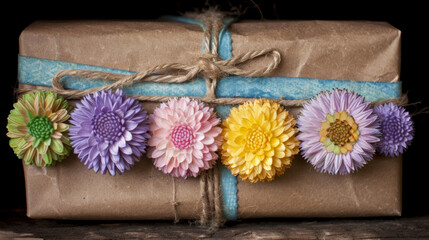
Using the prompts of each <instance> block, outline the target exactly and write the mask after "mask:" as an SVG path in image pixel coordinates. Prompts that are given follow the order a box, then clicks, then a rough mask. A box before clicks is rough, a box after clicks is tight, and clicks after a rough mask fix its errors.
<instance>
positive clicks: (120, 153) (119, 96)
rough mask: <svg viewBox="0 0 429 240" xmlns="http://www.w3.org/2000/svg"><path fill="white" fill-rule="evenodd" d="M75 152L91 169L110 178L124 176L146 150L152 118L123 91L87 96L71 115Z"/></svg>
mask: <svg viewBox="0 0 429 240" xmlns="http://www.w3.org/2000/svg"><path fill="white" fill-rule="evenodd" d="M70 123H71V124H72V126H71V127H70V134H69V135H70V139H71V140H72V142H71V144H72V146H73V148H74V153H75V154H77V155H78V157H79V158H80V159H81V161H82V162H83V163H84V164H85V165H87V166H88V169H91V168H92V169H94V171H95V172H98V171H99V170H100V172H101V174H105V173H106V171H107V170H109V173H110V174H111V175H115V174H116V172H117V171H119V173H123V172H124V171H125V170H129V169H130V167H131V166H132V165H133V164H134V163H135V162H137V161H139V158H140V157H141V156H142V153H145V151H146V145H147V140H148V139H149V138H150V135H149V134H148V130H149V118H148V116H147V112H146V111H145V110H144V109H143V108H142V107H141V105H140V104H139V102H138V101H137V100H136V99H134V98H131V97H127V96H126V95H125V94H124V93H123V92H122V90H116V92H115V93H113V92H112V91H108V92H106V91H101V92H95V93H93V94H89V95H87V96H85V97H84V98H83V99H82V101H81V102H80V103H77V104H76V108H75V110H74V111H73V112H72V113H71V119H70Z"/></svg>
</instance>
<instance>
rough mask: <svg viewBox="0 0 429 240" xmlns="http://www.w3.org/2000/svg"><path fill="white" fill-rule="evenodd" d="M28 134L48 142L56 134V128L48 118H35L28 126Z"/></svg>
mask: <svg viewBox="0 0 429 240" xmlns="http://www.w3.org/2000/svg"><path fill="white" fill-rule="evenodd" d="M27 128H28V132H29V133H30V135H31V136H33V137H35V138H36V139H41V140H47V139H49V138H50V137H51V135H52V133H54V127H52V122H51V120H49V118H48V117H46V116H42V117H33V118H31V120H30V122H29V123H28V124H27Z"/></svg>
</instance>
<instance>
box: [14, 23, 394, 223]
mask: <svg viewBox="0 0 429 240" xmlns="http://www.w3.org/2000/svg"><path fill="white" fill-rule="evenodd" d="M166 19H169V20H174V21H180V22H185V23H191V24H197V25H200V26H201V27H203V28H204V25H202V24H201V23H198V22H196V21H194V20H191V19H187V18H181V17H180V18H179V17H169V18H166ZM231 23H232V20H230V21H227V22H225V28H224V29H222V31H221V33H220V35H219V38H220V39H219V47H218V51H219V52H218V54H219V56H220V57H221V58H223V59H228V58H230V57H232V45H231V34H230V32H229V31H228V26H229V25H230V24H231ZM65 69H81V70H92V71H103V72H109V73H118V74H133V73H134V72H132V71H126V70H120V69H113V68H105V67H99V66H93V65H85V64H78V63H70V62H63V61H57V60H48V59H40V58H33V57H25V56H19V64H18V80H19V82H20V83H23V84H30V85H39V86H51V79H52V77H53V76H54V75H55V74H56V73H58V72H59V71H61V70H65ZM61 81H62V83H63V85H64V87H65V88H68V89H79V90H82V89H89V88H94V87H99V86H103V85H107V84H110V83H109V82H108V81H105V80H101V79H96V80H91V81H88V80H86V79H82V78H71V77H64V78H63V79H62V80H61ZM205 86H206V84H205V81H204V79H194V80H192V81H190V82H186V83H171V84H168V83H149V82H145V83H137V84H134V85H133V86H130V87H125V88H124V89H123V90H124V92H125V93H127V94H133V95H160V96H190V97H203V96H206V88H205ZM237 86H240V87H237ZM333 88H340V89H342V88H346V89H348V90H351V91H355V92H357V93H359V94H361V95H363V96H365V99H366V100H367V101H378V100H384V99H390V98H396V97H400V96H401V93H402V89H401V82H393V83H389V82H364V81H344V80H329V79H310V78H293V77H241V76H228V77H225V78H223V79H220V80H219V81H218V84H217V88H216V96H217V97H228V98H230V97H249V98H273V99H277V98H284V99H309V98H312V97H314V96H315V95H316V94H318V93H319V92H321V91H326V90H332V89H333ZM231 107H232V106H217V112H218V115H219V117H221V118H222V119H224V118H225V117H227V116H228V114H229V111H230V109H231ZM220 172H221V189H222V195H223V203H224V206H223V210H224V215H225V217H226V219H227V220H236V219H237V216H238V198H237V179H236V177H235V176H233V175H232V174H231V172H230V171H229V170H228V169H227V168H225V167H224V166H223V165H222V167H221V171H220Z"/></svg>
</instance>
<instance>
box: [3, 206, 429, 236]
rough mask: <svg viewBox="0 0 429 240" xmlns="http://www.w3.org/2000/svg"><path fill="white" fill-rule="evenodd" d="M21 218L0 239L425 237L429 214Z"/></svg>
mask: <svg viewBox="0 0 429 240" xmlns="http://www.w3.org/2000/svg"><path fill="white" fill-rule="evenodd" d="M24 214H25V212H24V210H22V209H19V210H13V211H10V210H8V211H7V212H2V213H1V216H0V239H65V240H68V239H380V238H386V239H429V216H422V217H413V218H404V217H402V218H400V217H395V218H365V219H281V220H280V219H277V220H276V219H269V220H252V221H238V222H230V223H227V224H226V225H225V226H224V227H222V228H219V229H217V230H211V229H207V228H202V227H199V226H196V225H195V224H192V222H188V221H181V222H179V223H177V224H174V223H173V222H172V221H60V220H32V219H29V218H27V217H25V215H24Z"/></svg>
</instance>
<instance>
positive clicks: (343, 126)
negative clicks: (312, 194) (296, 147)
mask: <svg viewBox="0 0 429 240" xmlns="http://www.w3.org/2000/svg"><path fill="white" fill-rule="evenodd" d="M298 129H299V131H300V133H299V135H298V139H299V140H300V141H301V146H300V147H301V150H302V152H303V154H302V155H303V156H304V158H305V159H306V160H307V161H308V162H309V163H311V164H312V165H313V166H314V168H315V169H316V170H317V171H318V172H327V173H330V174H341V175H343V174H349V173H352V172H355V171H357V170H358V169H359V168H361V167H363V166H364V165H365V164H366V163H367V162H368V161H370V160H371V159H372V157H373V155H374V153H375V146H374V144H375V143H376V142H378V141H379V138H378V136H379V124H378V122H377V115H376V114H375V113H374V111H373V109H372V108H371V105H370V103H369V102H365V99H364V97H363V96H361V95H359V94H357V93H354V92H349V91H348V90H347V89H343V90H339V89H333V90H332V92H322V93H320V94H318V95H317V96H316V97H315V98H313V99H311V100H310V101H309V102H308V103H306V104H305V105H304V106H303V109H302V111H301V115H300V116H299V117H298Z"/></svg>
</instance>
